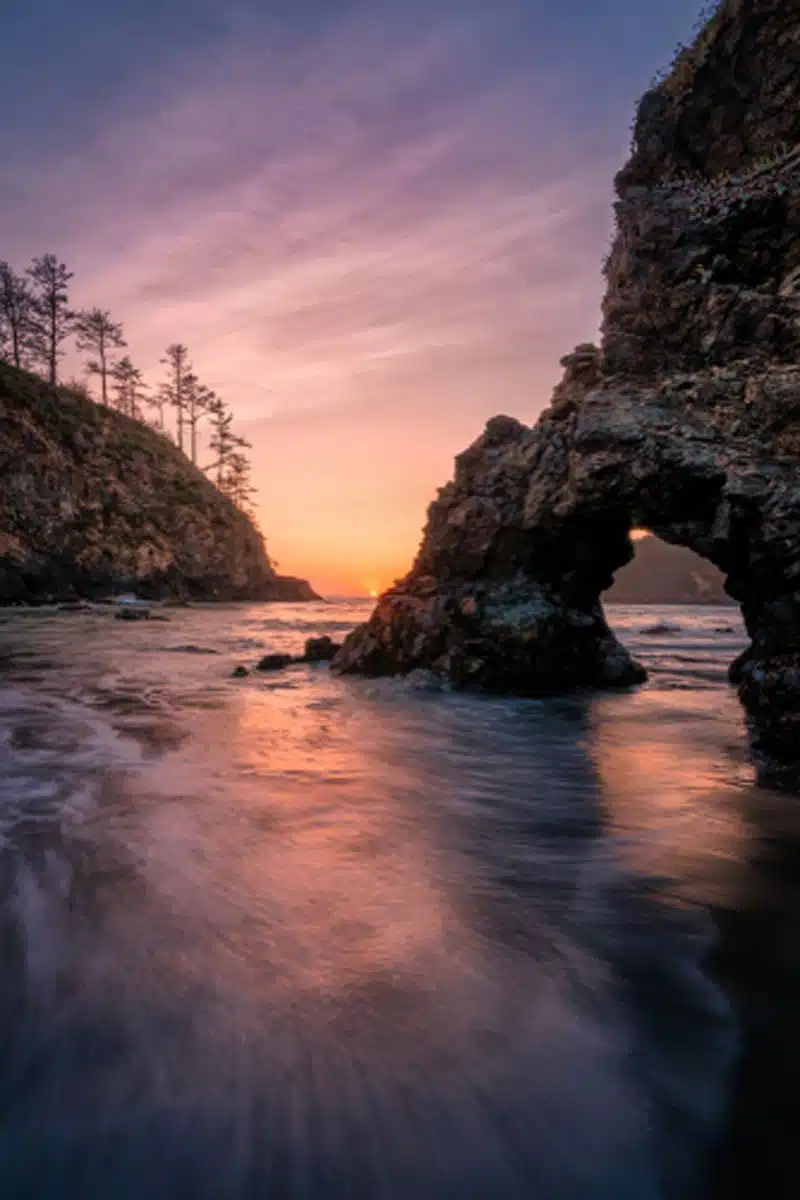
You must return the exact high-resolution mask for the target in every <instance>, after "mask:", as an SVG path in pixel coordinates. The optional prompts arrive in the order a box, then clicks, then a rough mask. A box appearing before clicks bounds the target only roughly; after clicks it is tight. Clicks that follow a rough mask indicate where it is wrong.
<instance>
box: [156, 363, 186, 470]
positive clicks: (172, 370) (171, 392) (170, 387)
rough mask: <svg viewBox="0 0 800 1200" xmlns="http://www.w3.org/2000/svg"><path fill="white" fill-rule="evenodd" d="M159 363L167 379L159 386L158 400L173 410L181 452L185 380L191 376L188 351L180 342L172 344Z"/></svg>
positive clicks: (184, 413)
mask: <svg viewBox="0 0 800 1200" xmlns="http://www.w3.org/2000/svg"><path fill="white" fill-rule="evenodd" d="M161 362H162V363H163V364H164V366H165V367H167V368H168V374H167V379H166V380H165V382H164V383H163V384H162V385H161V388H160V389H159V391H160V399H161V400H163V402H164V404H169V405H171V406H172V407H173V408H174V409H175V418H176V419H175V424H176V431H177V442H178V445H179V446H180V448H181V450H183V448H184V445H183V443H184V428H185V425H186V408H187V396H186V378H187V376H189V375H191V373H192V369H191V366H190V364H189V351H188V350H187V348H186V347H185V346H184V345H183V344H182V343H181V342H173V343H172V345H170V346H167V349H166V354H165V357H164V358H162V360H161Z"/></svg>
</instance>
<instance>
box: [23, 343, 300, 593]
mask: <svg viewBox="0 0 800 1200" xmlns="http://www.w3.org/2000/svg"><path fill="white" fill-rule="evenodd" d="M129 590H130V591H135V592H137V593H139V594H140V595H142V596H146V597H152V598H154V597H159V596H170V595H174V596H186V597H194V598H197V599H219V600H271V599H278V600H284V599H286V600H307V599H314V598H315V596H314V593H313V591H312V590H311V588H310V587H309V585H308V584H307V583H306V582H305V581H304V580H295V579H286V578H283V577H280V576H277V575H276V574H275V572H274V570H273V568H272V566H271V565H270V562H269V559H268V558H267V555H266V552H265V549H264V544H263V540H262V538H261V536H260V534H259V533H258V531H257V530H256V528H255V526H254V525H253V523H252V522H251V521H250V520H249V518H248V517H247V516H245V515H244V514H243V513H241V512H240V511H239V510H238V509H237V508H236V507H235V506H234V505H233V504H231V503H230V501H229V500H227V499H226V498H225V497H224V496H222V495H221V494H220V493H219V492H218V491H217V489H216V488H215V487H214V486H213V484H212V483H210V482H209V480H208V479H206V477H205V476H204V475H203V473H202V472H201V471H199V470H198V469H197V468H195V467H193V466H192V465H191V463H189V462H188V460H187V459H186V457H185V456H184V455H183V454H182V453H181V452H180V451H179V450H178V449H177V447H175V446H174V445H173V444H172V443H171V442H170V441H169V440H168V439H167V438H166V437H165V436H163V435H162V434H160V433H158V432H157V431H155V430H153V429H149V428H147V427H146V426H144V425H142V424H141V423H139V422H137V421H132V420H130V419H129V418H128V417H124V416H122V415H120V414H119V413H116V412H112V411H110V410H108V409H103V408H100V407H99V406H98V405H95V404H92V403H91V402H90V401H88V400H86V399H83V398H82V397H80V396H77V395H75V394H74V393H72V392H70V391H68V390H67V389H64V388H58V389H55V388H52V387H50V386H49V385H47V384H45V383H43V382H42V381H41V380H40V379H38V378H36V377H35V376H33V375H28V374H26V373H25V372H21V371H16V370H14V368H12V367H8V366H5V365H3V364H0V603H13V602H14V601H37V600H43V599H47V598H51V599H64V598H69V597H75V596H81V597H100V596H104V595H108V594H109V593H112V592H117V591H129Z"/></svg>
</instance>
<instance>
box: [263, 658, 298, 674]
mask: <svg viewBox="0 0 800 1200" xmlns="http://www.w3.org/2000/svg"><path fill="white" fill-rule="evenodd" d="M293 661H294V660H293V658H292V656H291V654H265V655H264V657H263V658H262V659H261V661H260V662H259V663H257V665H256V670H257V671H282V670H283V669H284V667H289V666H291V664H292V662H293Z"/></svg>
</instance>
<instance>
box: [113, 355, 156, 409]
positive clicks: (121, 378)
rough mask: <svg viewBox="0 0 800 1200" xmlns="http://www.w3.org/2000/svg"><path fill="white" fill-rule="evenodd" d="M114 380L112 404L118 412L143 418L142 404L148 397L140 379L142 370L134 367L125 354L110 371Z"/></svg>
mask: <svg viewBox="0 0 800 1200" xmlns="http://www.w3.org/2000/svg"><path fill="white" fill-rule="evenodd" d="M110 375H111V378H112V379H113V380H114V404H115V407H116V408H118V409H119V411H120V412H123V413H125V415H126V416H128V417H133V418H134V419H135V420H137V421H141V420H142V418H143V409H142V405H143V404H147V403H149V397H148V395H147V391H146V388H145V385H144V382H143V380H142V372H141V371H140V370H139V368H138V367H135V366H134V365H133V363H132V362H131V360H130V357H129V356H128V355H127V354H126V355H125V357H124V358H121V359H120V360H119V362H117V363H115V364H114V366H113V367H112V368H111V371H110Z"/></svg>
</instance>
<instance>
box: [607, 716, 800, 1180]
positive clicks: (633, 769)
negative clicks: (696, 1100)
mask: <svg viewBox="0 0 800 1200" xmlns="http://www.w3.org/2000/svg"><path fill="white" fill-rule="evenodd" d="M645 699H646V702H647V703H648V705H649V707H650V709H651V712H650V714H649V717H644V716H643V705H642V704H639V705H638V706H637V710H636V712H635V713H633V712H631V711H630V708H629V707H628V706H626V704H625V702H624V701H622V702H620V701H619V700H615V699H614V698H610V699H608V700H605V699H604V700H600V701H598V702H597V704H596V705H595V706H594V710H593V716H594V721H593V730H592V737H591V739H590V747H591V750H590V752H591V754H592V757H593V759H594V761H595V763H596V765H597V770H598V775H599V779H600V782H601V786H602V792H603V796H604V801H605V805H606V811H607V815H608V820H609V822H610V825H611V827H612V828H613V829H614V830H615V831H616V832H617V833H619V834H621V835H622V836H623V838H624V839H625V840H624V843H623V844H624V845H625V847H626V854H627V855H629V856H630V857H631V859H632V861H634V862H635V864H636V866H637V868H638V869H640V870H644V871H647V872H650V873H652V874H653V875H654V876H662V877H664V878H665V879H666V880H667V881H668V882H667V887H669V888H673V889H674V890H675V892H676V894H678V895H680V897H681V898H682V899H683V900H684V901H689V902H694V903H697V904H700V905H704V906H708V907H709V909H710V911H711V912H712V913H713V916H714V920H715V925H716V928H717V939H716V942H715V945H714V948H713V951H712V953H711V956H710V960H709V969H710V970H711V972H712V974H713V976H714V977H715V978H716V979H718V980H719V981H720V983H721V984H722V985H723V987H724V988H725V990H726V993H727V994H728V996H729V997H730V998H731V1000H732V1001H733V1003H734V1008H735V1011H736V1014H737V1019H738V1023H739V1025H740V1029H741V1050H740V1054H739V1057H738V1062H737V1067H736V1070H735V1073H734V1077H733V1081H732V1089H731V1100H730V1111H729V1117H728V1122H727V1128H726V1132H725V1136H724V1138H723V1139H722V1141H721V1144H720V1149H719V1153H718V1158H717V1165H716V1169H715V1177H714V1179H715V1181H714V1184H713V1186H712V1187H711V1189H710V1192H709V1195H710V1196H711V1197H713V1200H752V1198H753V1197H754V1196H765V1197H769V1198H770V1200H782V1198H783V1197H786V1200H790V1198H791V1200H794V1197H796V1196H797V1194H798V1187H800V1184H798V1171H797V1152H796V1118H797V1105H798V1083H799V1082H800V806H799V805H798V802H797V800H796V798H792V797H786V796H783V795H781V794H779V793H771V792H766V791H763V790H761V789H759V788H757V787H755V786H754V785H753V784H752V783H751V782H750V780H749V775H750V773H749V770H748V768H747V765H746V763H745V762H744V761H743V760H742V762H741V766H740V769H739V770H738V771H737V772H735V775H734V778H736V780H737V782H736V784H734V785H733V786H732V783H731V772H730V771H724V770H722V769H721V768H720V760H719V759H717V758H714V757H712V756H709V754H708V744H709V740H712V741H713V740H716V739H713V738H711V739H710V738H709V728H708V726H710V725H714V724H715V723H718V724H720V725H722V724H723V719H724V710H725V707H726V698H724V697H716V698H715V699H716V700H717V704H715V706H714V707H713V708H712V709H710V708H709V705H708V697H707V696H705V695H703V694H702V693H698V694H697V695H695V696H693V697H688V698H687V697H686V696H685V695H682V696H681V698H680V707H679V708H678V707H677V706H675V707H673V704H672V703H671V700H670V696H669V693H666V694H665V693H655V692H654V693H651V694H650V695H649V696H648V697H646V698H645ZM692 702H694V707H695V710H696V711H695V720H694V722H693V723H689V724H687V723H686V722H685V721H684V720H682V719H681V710H682V712H683V714H685V711H686V708H687V706H688V705H691V703H692ZM626 719H627V722H628V725H629V728H628V729H626V728H625V722H626ZM637 726H639V728H638V731H637V730H636V728H635V727H637ZM743 741H744V735H743ZM735 749H736V748H734V750H735ZM740 753H741V751H740Z"/></svg>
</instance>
